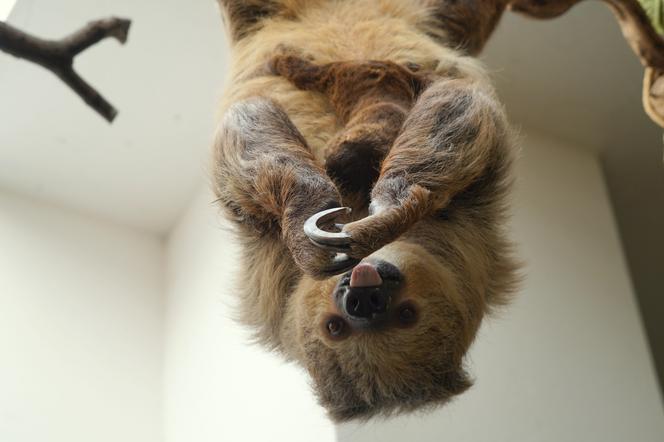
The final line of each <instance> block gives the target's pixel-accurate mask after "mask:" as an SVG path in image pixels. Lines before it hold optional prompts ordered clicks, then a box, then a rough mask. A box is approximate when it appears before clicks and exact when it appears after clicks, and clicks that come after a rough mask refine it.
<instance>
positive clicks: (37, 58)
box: [0, 17, 131, 122]
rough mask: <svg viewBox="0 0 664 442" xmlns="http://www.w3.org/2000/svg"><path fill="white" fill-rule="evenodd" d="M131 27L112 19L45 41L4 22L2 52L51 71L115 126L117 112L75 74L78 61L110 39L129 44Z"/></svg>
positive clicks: (0, 30) (0, 29)
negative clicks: (77, 56) (93, 47)
mask: <svg viewBox="0 0 664 442" xmlns="http://www.w3.org/2000/svg"><path fill="white" fill-rule="evenodd" d="M130 25H131V21H130V20H127V19H123V18H115V17H111V18H106V19H102V20H96V21H93V22H90V23H88V24H87V25H86V26H85V27H84V28H82V29H80V30H78V31H76V32H74V33H73V34H71V35H69V36H67V37H65V38H63V39H61V40H43V39H41V38H38V37H34V36H32V35H29V34H27V33H25V32H23V31H21V30H19V29H16V28H15V27H13V26H11V25H9V24H7V23H5V22H0V50H2V51H4V52H7V53H9V54H11V55H13V56H15V57H18V58H23V59H26V60H29V61H32V62H33V63H37V64H38V65H40V66H43V67H45V68H46V69H48V70H50V71H51V72H53V73H54V74H55V75H57V76H58V77H59V78H60V79H61V80H62V81H64V82H65V83H66V84H67V85H68V86H69V87H70V88H72V89H73V90H74V92H76V93H77V94H78V95H79V96H80V97H81V98H82V99H83V101H85V102H86V103H87V104H88V106H90V107H91V108H93V109H94V110H96V111H97V112H98V113H99V114H100V115H101V116H103V117H104V118H105V119H106V120H107V121H109V122H112V121H113V119H114V118H115V116H116V115H117V113H118V112H117V110H116V109H115V108H114V107H113V105H111V103H109V102H108V101H106V99H104V97H102V96H101V94H100V93H99V92H97V90H96V89H95V88H93V87H92V86H90V85H89V84H88V83H87V82H86V81H85V80H83V78H81V76H79V75H78V74H77V73H76V71H74V57H75V56H76V55H78V54H79V53H81V52H82V51H84V50H86V49H87V48H89V47H90V46H92V45H94V44H96V43H98V42H100V41H101V40H103V39H105V38H107V37H113V38H115V39H116V40H118V41H119V42H120V43H125V42H126V41H127V35H128V33H129V26H130Z"/></svg>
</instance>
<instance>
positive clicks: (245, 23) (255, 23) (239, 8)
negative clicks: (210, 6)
mask: <svg viewBox="0 0 664 442" xmlns="http://www.w3.org/2000/svg"><path fill="white" fill-rule="evenodd" d="M218 2H219V6H220V7H221V10H222V13H223V17H224V22H226V26H227V27H228V31H229V32H230V35H231V38H232V40H233V41H239V40H242V39H243V38H245V37H247V36H249V35H251V34H252V33H253V32H255V31H256V30H258V29H259V28H260V26H261V22H262V21H263V20H264V19H266V18H270V17H273V16H275V15H277V14H279V13H281V12H283V9H284V8H283V5H282V3H281V2H280V1H278V0H218Z"/></svg>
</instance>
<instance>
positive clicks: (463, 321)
mask: <svg viewBox="0 0 664 442" xmlns="http://www.w3.org/2000/svg"><path fill="white" fill-rule="evenodd" d="M467 276H468V275H459V272H458V271H455V269H453V268H452V266H451V265H449V264H445V262H444V261H443V260H441V259H440V258H439V257H436V256H434V255H432V253H431V252H430V251H428V250H427V249H426V248H425V247H424V246H423V245H418V244H416V243H412V242H407V241H396V242H394V243H392V244H390V245H388V246H386V247H384V248H383V249H381V250H379V251H378V252H376V253H374V254H372V255H371V256H369V257H368V258H366V259H364V260H363V261H362V262H361V263H360V264H359V265H357V266H356V267H355V268H354V269H353V270H351V271H349V272H347V273H345V274H343V275H339V276H336V277H333V278H330V279H327V280H324V281H314V280H311V279H305V280H304V281H302V283H301V284H300V286H299V287H298V289H297V290H296V292H295V294H294V296H296V299H295V301H296V305H297V307H296V309H297V310H296V316H297V322H298V324H297V329H298V341H299V342H298V344H299V346H300V352H301V353H300V354H301V358H302V359H303V361H302V362H303V363H304V365H305V366H306V368H307V370H308V371H309V373H310V375H311V376H312V378H313V380H314V387H315V390H316V394H317V395H318V398H319V401H320V402H321V404H322V405H323V406H324V407H325V408H327V410H328V412H329V414H330V415H331V417H332V418H333V419H334V420H337V421H343V420H348V419H354V418H360V419H362V418H368V417H371V416H372V415H376V414H383V415H389V414H392V413H398V412H403V411H409V410H414V409H416V408H421V407H426V406H435V405H440V404H442V403H444V402H446V401H448V400H449V399H450V398H451V397H453V396H455V395H457V394H459V393H461V392H463V391H465V390H466V389H467V388H468V387H469V386H470V385H471V382H470V381H469V379H468V376H467V374H466V373H465V371H464V370H463V367H462V363H463V357H464V355H465V353H466V351H467V350H468V347H469V346H470V344H471V342H472V341H473V339H474V336H475V333H476V331H477V329H478V327H479V324H480V322H481V319H482V316H483V314H484V312H485V308H486V306H485V305H484V304H485V303H484V302H483V301H482V300H481V296H480V297H478V296H476V295H477V294H476V293H471V292H469V291H468V290H467V287H468V286H469V284H472V282H471V281H468V280H466V277H467Z"/></svg>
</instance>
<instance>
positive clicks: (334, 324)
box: [327, 318, 345, 338]
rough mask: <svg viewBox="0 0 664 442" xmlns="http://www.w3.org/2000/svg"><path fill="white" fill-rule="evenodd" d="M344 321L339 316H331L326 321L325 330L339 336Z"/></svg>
mask: <svg viewBox="0 0 664 442" xmlns="http://www.w3.org/2000/svg"><path fill="white" fill-rule="evenodd" d="M344 325H345V324H344V321H343V320H342V319H341V318H331V319H330V320H328V321H327V331H328V332H329V333H330V335H331V336H334V337H335V338H336V337H339V336H341V335H342V334H343V332H344Z"/></svg>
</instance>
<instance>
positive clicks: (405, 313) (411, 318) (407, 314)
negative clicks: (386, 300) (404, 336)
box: [399, 303, 417, 325]
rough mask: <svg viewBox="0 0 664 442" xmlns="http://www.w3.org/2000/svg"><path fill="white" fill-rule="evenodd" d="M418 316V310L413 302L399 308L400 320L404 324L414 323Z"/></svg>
mask: <svg viewBox="0 0 664 442" xmlns="http://www.w3.org/2000/svg"><path fill="white" fill-rule="evenodd" d="M416 318H417V312H416V311H415V307H414V306H413V305H412V304H410V303H406V304H403V305H402V306H401V307H400V308H399V322H401V323H402V324H403V325H409V324H412V323H413V322H415V319H416Z"/></svg>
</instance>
